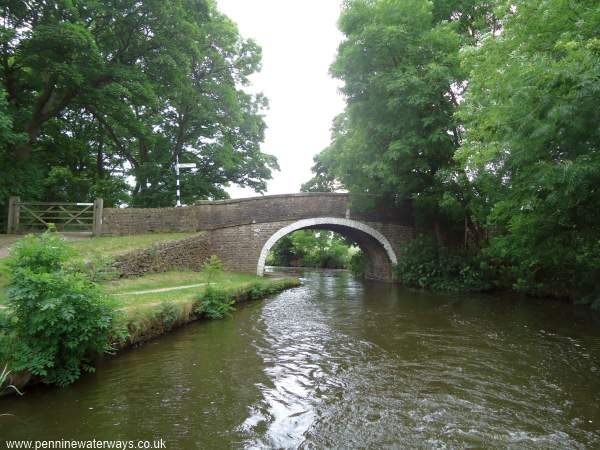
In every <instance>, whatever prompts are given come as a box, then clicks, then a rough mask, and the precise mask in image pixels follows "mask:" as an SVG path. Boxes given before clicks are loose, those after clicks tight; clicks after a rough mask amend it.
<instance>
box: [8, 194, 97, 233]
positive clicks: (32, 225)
mask: <svg viewBox="0 0 600 450" xmlns="http://www.w3.org/2000/svg"><path fill="white" fill-rule="evenodd" d="M102 207H103V200H102V199H101V198H97V199H96V200H95V201H94V203H52V202H22V201H21V200H20V198H19V197H11V198H10V200H9V206H8V229H7V233H8V234H19V233H27V232H35V231H44V230H47V229H48V228H49V227H55V228H56V230H57V231H79V232H91V233H92V234H94V235H99V234H101V233H102Z"/></svg>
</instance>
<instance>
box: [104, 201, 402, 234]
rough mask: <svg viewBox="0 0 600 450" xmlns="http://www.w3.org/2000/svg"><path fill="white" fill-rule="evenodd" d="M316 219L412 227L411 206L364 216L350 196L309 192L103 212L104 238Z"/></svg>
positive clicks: (112, 209) (365, 213)
mask: <svg viewBox="0 0 600 450" xmlns="http://www.w3.org/2000/svg"><path fill="white" fill-rule="evenodd" d="M312 217H341V218H343V217H346V218H351V219H354V220H360V221H363V220H364V221H370V222H380V223H395V224H401V225H406V226H411V225H412V213H411V211H410V208H409V207H408V206H407V207H405V208H387V207H386V208H380V209H378V210H374V211H369V212H361V211H358V210H356V209H354V208H351V207H350V205H349V200H348V195H347V194H340V193H304V194H289V195H269V196H263V197H253V198H243V199H237V200H218V201H206V202H200V203H199V204H197V205H194V206H190V207H185V208H104V213H103V217H102V234H107V235H126V234H143V233H159V232H176V231H181V232H193V231H205V230H214V229H218V228H223V227H228V226H239V225H245V224H252V223H268V222H277V221H285V220H300V219H309V218H312Z"/></svg>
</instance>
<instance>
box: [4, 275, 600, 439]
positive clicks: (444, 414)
mask: <svg viewBox="0 0 600 450" xmlns="http://www.w3.org/2000/svg"><path fill="white" fill-rule="evenodd" d="M302 278H303V281H304V285H303V286H302V287H300V288H296V289H293V290H290V291H287V292H284V293H282V294H280V295H278V296H276V297H274V298H272V299H269V300H267V301H265V302H257V303H253V304H248V305H243V306H241V307H240V308H239V309H238V311H237V312H236V313H235V314H234V315H233V317H232V318H230V319H228V320H225V321H217V322H202V323H197V324H193V325H191V326H188V327H186V328H184V329H182V330H180V331H178V332H176V333H174V334H172V335H171V336H168V337H164V338H161V339H158V340H156V341H153V342H152V343H150V344H148V345H146V346H144V347H142V348H140V349H137V350H132V351H128V352H125V353H124V354H122V355H120V356H119V357H117V358H113V359H111V360H108V361H106V362H105V363H103V364H102V365H101V367H100V368H99V370H98V372H97V373H96V374H94V375H92V376H87V377H85V378H84V379H83V380H82V381H81V382H79V383H77V384H76V385H75V386H72V387H69V388H67V389H63V390H48V389H37V390H36V389H32V390H30V391H29V392H28V393H27V396H26V398H25V399H21V400H18V399H9V400H3V401H0V412H9V413H12V414H14V416H12V417H0V437H1V438H6V439H17V438H21V439H60V438H64V439H70V438H75V439H92V438H96V439H155V438H163V439H165V440H166V442H167V444H168V445H169V448H200V447H201V448H228V447H233V448H296V447H301V448H356V447H366V448H382V447H385V448H390V447H391V448H406V447H420V448H456V447H465V446H470V447H475V448H481V447H486V448H490V447H496V448H505V447H513V448H594V447H600V431H599V430H600V378H599V376H598V375H599V371H600V327H599V326H598V325H599V324H600V322H599V320H598V317H594V316H593V315H591V314H590V313H589V311H588V310H586V309H584V308H581V309H579V308H576V307H572V306H568V305H563V304H560V303H555V302H543V301H534V300H522V299H515V298H509V297H499V296H479V297H476V296H450V295H439V294H430V293H423V292H415V291H409V290H404V289H401V288H398V287H396V286H392V285H389V284H382V283H369V282H366V283H365V282H362V281H357V280H354V279H353V278H352V277H351V276H350V275H349V274H347V273H340V272H336V273H330V272H316V271H308V272H305V273H303V274H302Z"/></svg>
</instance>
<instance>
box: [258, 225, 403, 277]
mask: <svg viewBox="0 0 600 450" xmlns="http://www.w3.org/2000/svg"><path fill="white" fill-rule="evenodd" d="M305 229H320V230H329V231H335V232H336V233H339V234H341V235H342V236H345V237H347V238H350V239H351V240H353V241H354V242H356V243H357V245H358V246H359V247H360V248H361V250H362V251H363V252H364V253H365V254H366V255H367V257H368V259H369V266H370V267H369V270H368V273H367V276H368V277H369V278H375V279H384V280H391V279H392V278H393V274H392V267H393V265H395V264H396V263H397V262H398V258H397V256H396V252H395V251H394V248H393V247H392V245H391V243H390V242H389V240H388V239H387V238H386V237H385V236H384V235H383V234H381V233H380V232H379V231H377V230H376V229H374V228H373V227H371V226H369V225H367V224H365V223H362V222H359V221H356V220H351V219H343V218H338V217H317V218H311V219H302V220H298V221H296V222H294V223H292V224H289V225H287V226H284V227H282V228H280V229H279V230H277V231H276V232H275V233H273V234H272V235H271V236H270V237H269V239H267V241H266V243H265V244H264V245H263V247H262V249H261V252H260V256H259V258H258V264H257V266H256V274H257V275H258V276H263V275H264V271H265V264H266V261H267V256H268V254H269V252H270V251H271V249H272V248H273V246H274V245H275V244H276V243H277V241H279V240H280V239H281V238H282V237H284V236H286V235H288V234H290V233H293V232H294V231H298V230H305Z"/></svg>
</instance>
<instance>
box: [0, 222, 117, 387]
mask: <svg viewBox="0 0 600 450" xmlns="http://www.w3.org/2000/svg"><path fill="white" fill-rule="evenodd" d="M73 256H75V255H74V253H73V251H72V250H71V249H70V247H68V246H67V244H66V243H65V242H64V241H63V240H62V239H61V238H60V237H59V236H56V235H53V234H51V233H45V234H43V235H41V236H39V237H36V236H28V237H26V238H25V239H23V240H21V241H19V242H18V243H17V244H15V246H14V247H13V251H12V252H11V258H10V259H9V261H8V267H9V269H10V270H11V272H12V273H11V281H10V283H9V285H8V289H7V300H8V302H7V303H8V306H9V308H10V310H11V313H10V314H11V318H10V320H9V323H8V325H7V326H8V330H9V331H8V333H6V334H5V339H8V341H9V342H8V344H9V346H10V354H9V355H7V358H8V360H9V363H10V366H11V369H12V370H15V371H20V370H27V371H29V372H31V373H32V374H33V375H36V376H39V377H41V379H42V381H43V382H44V383H47V384H53V383H56V384H58V385H61V386H64V385H67V384H69V383H72V382H73V381H75V380H77V379H78V378H79V376H80V375H81V370H86V371H93V367H92V366H91V363H90V357H91V356H93V354H94V353H102V352H105V351H107V350H108V349H109V334H110V332H111V328H112V327H111V325H112V322H113V319H114V314H115V312H114V311H115V308H114V305H113V304H112V301H110V300H109V298H108V297H107V296H105V295H104V294H103V293H102V292H101V291H100V289H99V287H98V285H97V284H95V283H93V282H92V281H91V280H90V279H89V275H88V274H87V273H86V272H82V271H80V270H79V269H78V267H77V265H76V264H75V265H73V264H69V258H71V257H73Z"/></svg>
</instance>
